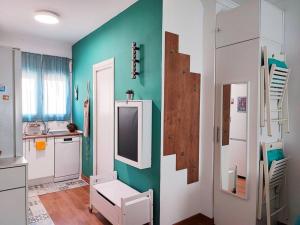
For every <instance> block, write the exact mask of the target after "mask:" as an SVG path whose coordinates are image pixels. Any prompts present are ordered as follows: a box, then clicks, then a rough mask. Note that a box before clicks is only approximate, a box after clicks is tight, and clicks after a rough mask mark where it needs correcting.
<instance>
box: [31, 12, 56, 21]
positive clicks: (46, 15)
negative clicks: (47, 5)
mask: <svg viewBox="0 0 300 225" xmlns="http://www.w3.org/2000/svg"><path fill="white" fill-rule="evenodd" d="M34 19H35V20H36V21H38V22H40V23H44V24H57V23H59V15H58V14H57V13H54V12H51V11H46V10H41V11H37V12H35V15H34Z"/></svg>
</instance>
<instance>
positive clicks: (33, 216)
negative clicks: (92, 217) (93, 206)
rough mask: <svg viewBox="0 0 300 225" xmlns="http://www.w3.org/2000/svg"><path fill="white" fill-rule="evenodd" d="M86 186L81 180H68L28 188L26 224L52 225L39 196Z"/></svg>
mask: <svg viewBox="0 0 300 225" xmlns="http://www.w3.org/2000/svg"><path fill="white" fill-rule="evenodd" d="M86 185H88V184H87V183H86V182H85V181H83V180H80V179H79V180H78V179H77V180H69V181H63V182H58V183H47V184H41V185H35V186H31V187H29V188H28V206H29V208H28V223H29V225H54V223H53V221H52V219H51V217H50V216H49V214H48V213H47V210H46V209H45V207H44V205H43V203H42V202H41V200H40V198H39V195H44V194H49V193H53V192H58V191H65V190H68V189H73V188H78V187H83V186H86Z"/></svg>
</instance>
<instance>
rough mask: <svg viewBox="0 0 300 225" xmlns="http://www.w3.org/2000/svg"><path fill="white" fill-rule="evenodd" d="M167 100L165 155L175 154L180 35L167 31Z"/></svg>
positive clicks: (165, 105)
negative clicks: (175, 96)
mask: <svg viewBox="0 0 300 225" xmlns="http://www.w3.org/2000/svg"><path fill="white" fill-rule="evenodd" d="M165 40H166V41H165V91H164V95H165V97H164V98H165V100H164V112H165V114H164V155H172V154H175V147H174V144H175V142H174V140H175V136H174V133H175V129H176V127H175V126H176V123H175V121H174V120H175V118H174V117H173V112H174V107H175V104H174V102H176V99H175V98H174V96H173V94H174V92H175V91H176V87H177V80H176V76H174V75H176V72H177V64H176V60H175V57H176V54H175V53H178V46H179V37H178V35H176V34H172V33H169V32H166V33H165Z"/></svg>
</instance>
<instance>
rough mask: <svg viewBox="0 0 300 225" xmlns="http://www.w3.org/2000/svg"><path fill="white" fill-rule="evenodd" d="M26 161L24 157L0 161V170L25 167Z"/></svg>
mask: <svg viewBox="0 0 300 225" xmlns="http://www.w3.org/2000/svg"><path fill="white" fill-rule="evenodd" d="M27 164H28V163H27V160H26V159H25V158H24V157H12V158H2V159H0V169H3V168H7V167H15V166H26V165H27Z"/></svg>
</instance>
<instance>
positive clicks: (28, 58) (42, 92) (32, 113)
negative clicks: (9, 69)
mask: <svg viewBox="0 0 300 225" xmlns="http://www.w3.org/2000/svg"><path fill="white" fill-rule="evenodd" d="M22 82H23V83H22V94H23V95H22V99H23V106H22V107H23V121H24V122H29V121H36V120H43V121H54V120H56V121H62V120H70V119H71V84H70V82H71V78H70V59H68V58H63V57H56V56H49V55H39V54H33V53H27V52H23V53H22Z"/></svg>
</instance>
